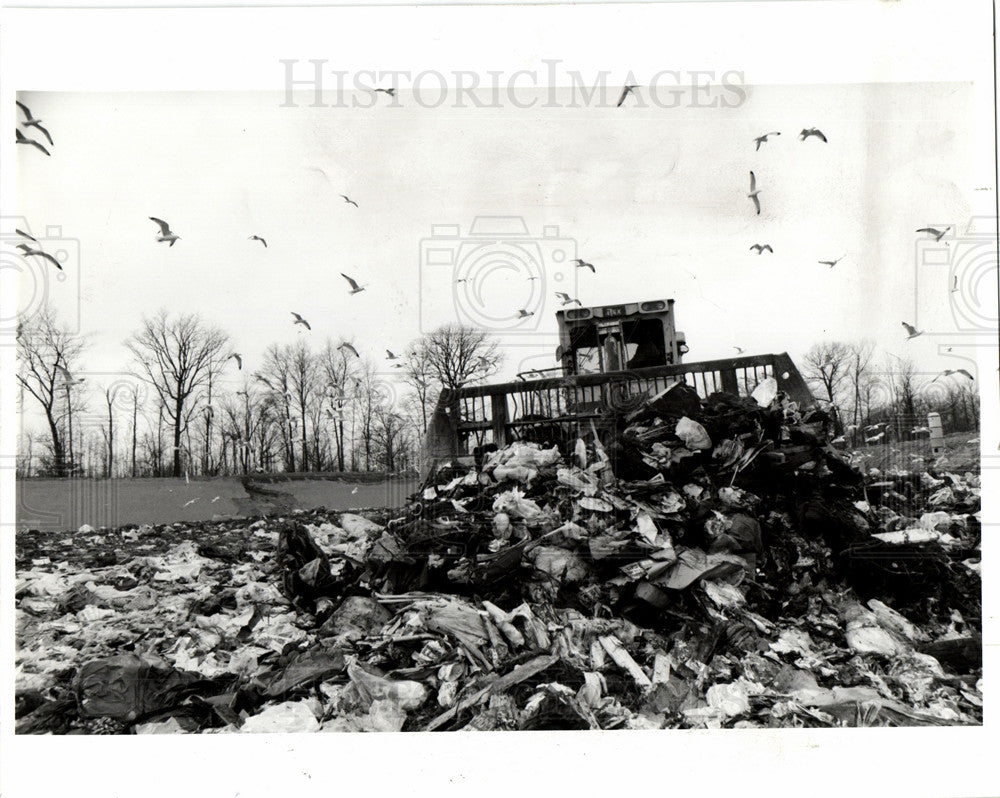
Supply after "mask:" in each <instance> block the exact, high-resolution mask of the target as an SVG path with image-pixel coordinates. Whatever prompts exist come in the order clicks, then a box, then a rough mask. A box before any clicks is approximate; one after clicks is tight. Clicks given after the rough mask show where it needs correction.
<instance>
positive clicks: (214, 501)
mask: <svg viewBox="0 0 1000 798" xmlns="http://www.w3.org/2000/svg"><path fill="white" fill-rule="evenodd" d="M221 498H222V497H221V496H216V497H215V498H214V499H212V501H211V504H215V503H216V502H217V501H218V500H219V499H221Z"/></svg>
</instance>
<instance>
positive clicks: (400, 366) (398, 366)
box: [392, 363, 406, 369]
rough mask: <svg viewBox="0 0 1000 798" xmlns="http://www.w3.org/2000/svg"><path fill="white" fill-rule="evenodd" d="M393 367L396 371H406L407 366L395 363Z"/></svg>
mask: <svg viewBox="0 0 1000 798" xmlns="http://www.w3.org/2000/svg"><path fill="white" fill-rule="evenodd" d="M392 367H393V368H394V369H405V368H406V364H405V363H393V364H392Z"/></svg>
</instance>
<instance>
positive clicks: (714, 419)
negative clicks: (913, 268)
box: [17, 380, 982, 733]
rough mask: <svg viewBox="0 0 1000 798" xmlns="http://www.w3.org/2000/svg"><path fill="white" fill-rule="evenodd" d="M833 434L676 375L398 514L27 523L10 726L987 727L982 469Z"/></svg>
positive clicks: (811, 418)
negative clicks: (970, 470) (552, 441)
mask: <svg viewBox="0 0 1000 798" xmlns="http://www.w3.org/2000/svg"><path fill="white" fill-rule="evenodd" d="M827 426H828V419H827V418H826V417H825V416H824V414H823V413H822V412H821V411H817V410H808V411H805V412H803V411H801V410H800V409H799V408H798V407H796V406H795V405H794V403H791V402H790V401H788V400H787V399H786V398H785V397H784V396H783V395H781V394H780V393H779V392H778V391H777V386H776V384H775V383H774V381H773V380H766V381H765V382H763V383H762V384H761V385H760V386H759V387H758V388H757V390H755V391H754V393H753V395H752V396H749V397H736V396H733V395H728V394H723V393H717V394H714V395H712V396H710V397H708V399H705V400H701V399H699V397H698V396H697V394H695V393H694V391H692V390H690V389H688V388H686V387H685V386H683V385H678V386H673V387H671V388H670V389H668V390H667V391H665V392H663V393H662V394H660V395H658V396H655V397H653V398H652V399H650V400H648V401H647V402H646V403H645V404H644V406H642V407H641V408H639V409H638V410H635V411H633V412H631V413H629V414H627V415H619V416H617V417H615V418H607V419H602V420H601V421H600V422H599V423H594V424H592V425H591V426H590V429H589V430H583V431H582V433H581V436H580V438H579V439H577V440H576V441H575V442H573V443H572V444H571V445H570V446H563V447H562V448H560V447H559V446H551V447H549V446H546V445H545V444H544V443H537V442H523V441H522V442H517V443H513V444H511V445H509V446H506V447H504V448H501V449H499V450H494V451H482V450H480V451H479V452H478V453H477V457H476V462H474V463H469V464H459V463H453V464H450V465H448V466H446V467H444V468H441V469H439V470H438V471H437V472H436V473H435V474H434V475H433V476H432V477H431V478H429V479H428V481H427V482H426V483H425V485H424V486H423V487H422V489H421V491H420V492H419V493H418V494H417V495H415V496H414V497H412V502H411V504H410V506H408V507H407V508H406V509H405V511H403V512H402V513H395V514H391V515H387V514H385V513H382V514H371V513H366V514H364V516H363V515H358V514H352V513H326V512H324V511H312V512H309V513H301V512H295V513H291V514H289V515H286V516H284V517H282V518H277V519H273V518H272V519H259V520H256V521H253V522H252V523H251V522H227V523H223V524H211V525H203V526H202V527H201V528H198V529H191V528H186V527H184V528H182V527H180V526H179V525H175V526H173V527H166V528H158V529H153V528H129V529H125V530H118V531H116V532H113V533H112V532H108V533H103V534H102V533H95V532H94V530H89V531H88V535H89V537H90V538H93V543H94V545H93V546H92V547H90V548H88V551H92V552H97V554H96V555H94V556H96V557H97V560H95V561H93V562H90V563H86V562H83V563H81V564H79V565H76V564H74V565H70V564H69V562H68V561H64V562H57V561H55V560H53V559H52V557H51V555H50V556H49V557H33V556H32V554H35V553H40V551H35V550H30V551H29V550H28V549H27V548H23V547H22V546H21V541H20V540H19V582H18V592H17V598H18V641H19V643H18V645H19V653H18V664H17V716H18V731H19V732H24V733H46V732H54V733H101V732H104V733H129V732H135V733H174V732H203V733H231V732H239V733H252V732H274V731H300V732H301V731H309V732H314V731H399V730H403V731H435V730H469V731H474V730H478V731H492V730H515V729H525V730H526V729H614V728H633V729H634V728H639V729H654V728H723V727H726V728H769V727H801V726H811V727H812V726H882V725H893V726H904V725H972V724H981V723H982V681H981V675H982V669H981V668H982V665H981V652H982V642H981V636H980V635H981V602H980V576H979V536H980V524H979V522H980V517H979V502H980V497H979V481H978V477H977V476H975V475H971V474H966V475H962V476H959V475H956V474H950V473H945V474H932V473H926V472H925V473H921V474H905V473H893V474H875V475H871V476H870V477H869V478H868V479H865V478H863V477H862V476H861V474H860V473H859V472H857V471H855V470H854V469H853V468H852V467H850V465H848V464H847V463H846V462H845V461H844V460H843V459H842V458H841V455H839V454H838V453H837V452H836V451H835V450H834V449H832V448H831V447H830V446H829V445H828V444H827V442H826V429H827ZM366 516H367V517H366ZM77 537H79V535H78V536H77ZM182 538H184V539H182ZM68 540H69V543H67V541H66V540H63V541H52V542H50V544H49V550H50V551H52V552H58V553H62V552H68V551H69V550H70V548H74V549H75V548H79V546H80V543H81V541H80V540H75V541H74V540H73V539H68ZM109 541H110V542H109ZM53 544H61V545H63V546H64V548H63V549H59V548H58V546H54V545H53ZM27 545H28V543H27V542H26V543H25V546H27ZM85 559H86V558H84V560H85ZM79 560H80V558H79V557H78V558H77V561H78V562H79ZM29 565H30V567H28V566H29Z"/></svg>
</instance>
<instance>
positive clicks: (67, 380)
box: [56, 366, 87, 388]
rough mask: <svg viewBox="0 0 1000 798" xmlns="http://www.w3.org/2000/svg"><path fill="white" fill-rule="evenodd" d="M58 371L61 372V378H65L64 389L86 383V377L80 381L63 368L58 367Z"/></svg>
mask: <svg viewBox="0 0 1000 798" xmlns="http://www.w3.org/2000/svg"><path fill="white" fill-rule="evenodd" d="M56 371H58V372H59V374H60V376H61V377H62V378H63V383H62V384H63V387H64V388H70V387H72V386H73V385H79V384H80V383H81V382H86V381H87V378H86V377H80V379H78V380H77V379H74V378H73V375H72V374H70V373H69V371H68V370H67V369H66V368H64V367H63V366H56Z"/></svg>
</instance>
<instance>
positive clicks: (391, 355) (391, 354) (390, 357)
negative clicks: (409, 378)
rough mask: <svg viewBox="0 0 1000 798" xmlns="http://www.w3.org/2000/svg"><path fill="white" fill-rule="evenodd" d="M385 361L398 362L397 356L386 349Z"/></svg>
mask: <svg viewBox="0 0 1000 798" xmlns="http://www.w3.org/2000/svg"><path fill="white" fill-rule="evenodd" d="M385 359H386V360H399V355H396V354H393V352H392V350H391V349H386V350H385Z"/></svg>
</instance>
